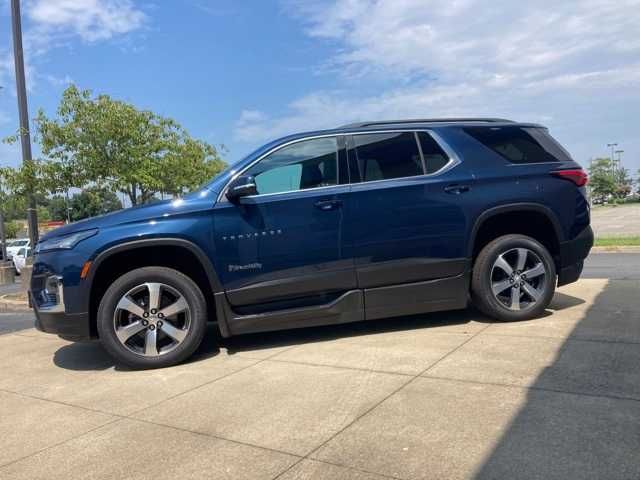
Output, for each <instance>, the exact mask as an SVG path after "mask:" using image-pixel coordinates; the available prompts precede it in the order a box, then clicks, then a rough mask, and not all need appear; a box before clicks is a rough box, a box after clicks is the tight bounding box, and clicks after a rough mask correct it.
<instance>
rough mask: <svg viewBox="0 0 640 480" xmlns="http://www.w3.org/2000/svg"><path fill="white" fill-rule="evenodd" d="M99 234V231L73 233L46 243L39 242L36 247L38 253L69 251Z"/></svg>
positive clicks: (51, 239)
mask: <svg viewBox="0 0 640 480" xmlns="http://www.w3.org/2000/svg"><path fill="white" fill-rule="evenodd" d="M96 233H98V229H97V228H94V229H93V230H85V231H83V232H76V233H71V234H69V235H64V236H62V237H54V238H50V239H48V240H45V241H44V242H38V245H36V253H40V252H44V251H46V250H69V249H71V248H73V247H75V246H76V245H77V244H78V243H80V242H81V241H82V240H86V239H87V238H89V237H93V236H94V235H95V234H96Z"/></svg>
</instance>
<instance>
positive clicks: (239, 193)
mask: <svg viewBox="0 0 640 480" xmlns="http://www.w3.org/2000/svg"><path fill="white" fill-rule="evenodd" d="M257 194H258V189H257V187H256V181H255V179H254V178H253V177H252V176H251V175H241V176H239V177H238V178H236V179H235V180H234V181H233V182H231V184H230V185H229V188H227V199H229V201H230V202H232V203H235V202H237V201H238V200H240V199H241V198H242V197H247V196H249V195H257Z"/></svg>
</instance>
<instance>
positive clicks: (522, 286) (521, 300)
mask: <svg viewBox="0 0 640 480" xmlns="http://www.w3.org/2000/svg"><path fill="white" fill-rule="evenodd" d="M547 277H548V275H547V270H546V268H545V266H544V263H543V262H542V259H541V258H540V256H539V255H538V254H537V253H535V252H534V251H532V250H529V249H528V248H512V249H510V250H507V251H506V252H504V253H502V254H501V255H498V257H497V258H496V260H495V261H494V263H493V266H492V268H491V292H492V293H493V296H494V298H495V299H496V300H497V301H498V302H499V303H500V304H502V305H503V306H504V307H506V308H508V309H509V310H513V311H520V310H528V309H530V308H533V307H534V306H535V305H536V304H537V303H538V301H540V299H541V298H542V296H543V294H544V291H545V287H546V282H547Z"/></svg>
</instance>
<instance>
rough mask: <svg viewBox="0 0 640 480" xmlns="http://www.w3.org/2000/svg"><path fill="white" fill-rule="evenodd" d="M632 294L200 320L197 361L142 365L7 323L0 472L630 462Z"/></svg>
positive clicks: (623, 289)
mask: <svg viewBox="0 0 640 480" xmlns="http://www.w3.org/2000/svg"><path fill="white" fill-rule="evenodd" d="M634 258H637V257H634ZM638 292H640V280H639V279H622V280H616V279H614V280H608V279H585V280H581V281H580V282H578V283H576V284H573V285H569V286H566V287H563V288H561V289H560V290H559V292H558V293H557V294H556V296H555V298H554V301H553V304H552V308H551V309H549V311H548V313H547V315H545V316H544V317H543V318H540V319H536V320H532V321H526V322H516V323H496V322H493V321H490V320H489V319H487V318H484V317H482V316H481V315H480V314H478V313H477V312H475V311H474V310H471V309H470V310H466V311H460V312H449V313H438V314H431V315H422V316H417V317H411V318H402V319H389V320H384V321H375V322H366V323H359V324H352V325H340V326H331V327H322V328H311V329H305V330H298V331H287V332H273V333H268V334H259V335H247V336H243V337H235V338H232V339H226V340H225V339H220V338H219V337H218V336H217V335H216V334H215V331H214V329H213V328H212V329H210V331H209V332H208V335H207V338H206V341H205V345H203V347H202V348H201V349H200V351H199V352H198V354H197V355H196V358H194V359H193V361H191V362H189V363H187V364H185V365H181V366H178V367H174V368H169V369H164V370H157V371H146V372H134V371H129V370H126V369H124V368H122V367H119V366H115V365H114V364H113V362H112V361H111V359H110V358H109V357H108V356H107V355H106V354H105V352H104V351H103V350H102V348H101V347H100V345H99V344H98V343H83V344H71V343H68V342H65V341H62V340H60V339H58V338H56V337H52V336H48V335H44V334H40V333H38V332H36V331H34V330H33V329H30V328H27V329H18V330H15V329H14V331H13V332H12V333H7V334H4V335H0V362H1V364H2V367H1V369H0V406H1V414H0V479H21V478H25V479H26V478H28V479H34V478H35V479H37V478H43V479H44V478H46V479H57V478H60V479H68V478H105V479H107V478H109V479H110V478H125V477H126V478H141V479H142V478H153V479H162V478H203V477H211V478H233V479H238V478H240V479H242V478H247V479H261V478H264V479H274V478H280V479H286V480H291V479H340V478H344V479H383V478H400V479H419V478H434V479H457V478H461V479H462V478H482V479H484V478H519V479H522V478H525V479H526V478H545V479H555V478H557V479H567V478H580V479H585V478H587V479H588V478H593V479H601V478H607V479H631V478H640V455H638V452H640V369H639V368H638V365H640V348H638V347H639V346H640V296H639V295H638ZM17 318H18V319H20V318H21V319H22V321H24V322H26V320H27V316H26V315H25V316H24V317H17ZM8 321H9V317H8V316H2V315H0V325H2V324H5V323H6V322H8ZM24 325H26V324H24ZM24 325H23V326H24Z"/></svg>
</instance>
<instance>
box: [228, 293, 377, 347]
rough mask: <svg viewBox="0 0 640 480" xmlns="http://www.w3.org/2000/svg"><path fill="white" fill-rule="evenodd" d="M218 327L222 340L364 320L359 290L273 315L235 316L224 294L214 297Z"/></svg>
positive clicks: (362, 297)
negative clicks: (319, 303)
mask: <svg viewBox="0 0 640 480" xmlns="http://www.w3.org/2000/svg"><path fill="white" fill-rule="evenodd" d="M215 300H216V314H217V317H218V326H219V328H220V333H221V334H222V336H223V337H225V338H226V337H230V336H231V335H239V334H242V333H255V332H268V331H272V330H285V329H289V328H302V327H313V326H318V325H332V324H337V323H349V322H358V321H361V320H364V296H363V293H362V290H350V291H348V292H345V293H344V294H342V295H341V296H340V297H338V298H336V299H335V300H334V301H332V302H331V303H328V304H326V305H317V306H313V307H303V308H292V309H288V310H278V311H275V312H265V313H257V314H252V315H238V314H237V313H235V312H234V311H233V309H232V308H231V305H229V302H228V301H227V297H226V296H225V294H224V292H221V293H216V294H215Z"/></svg>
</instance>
